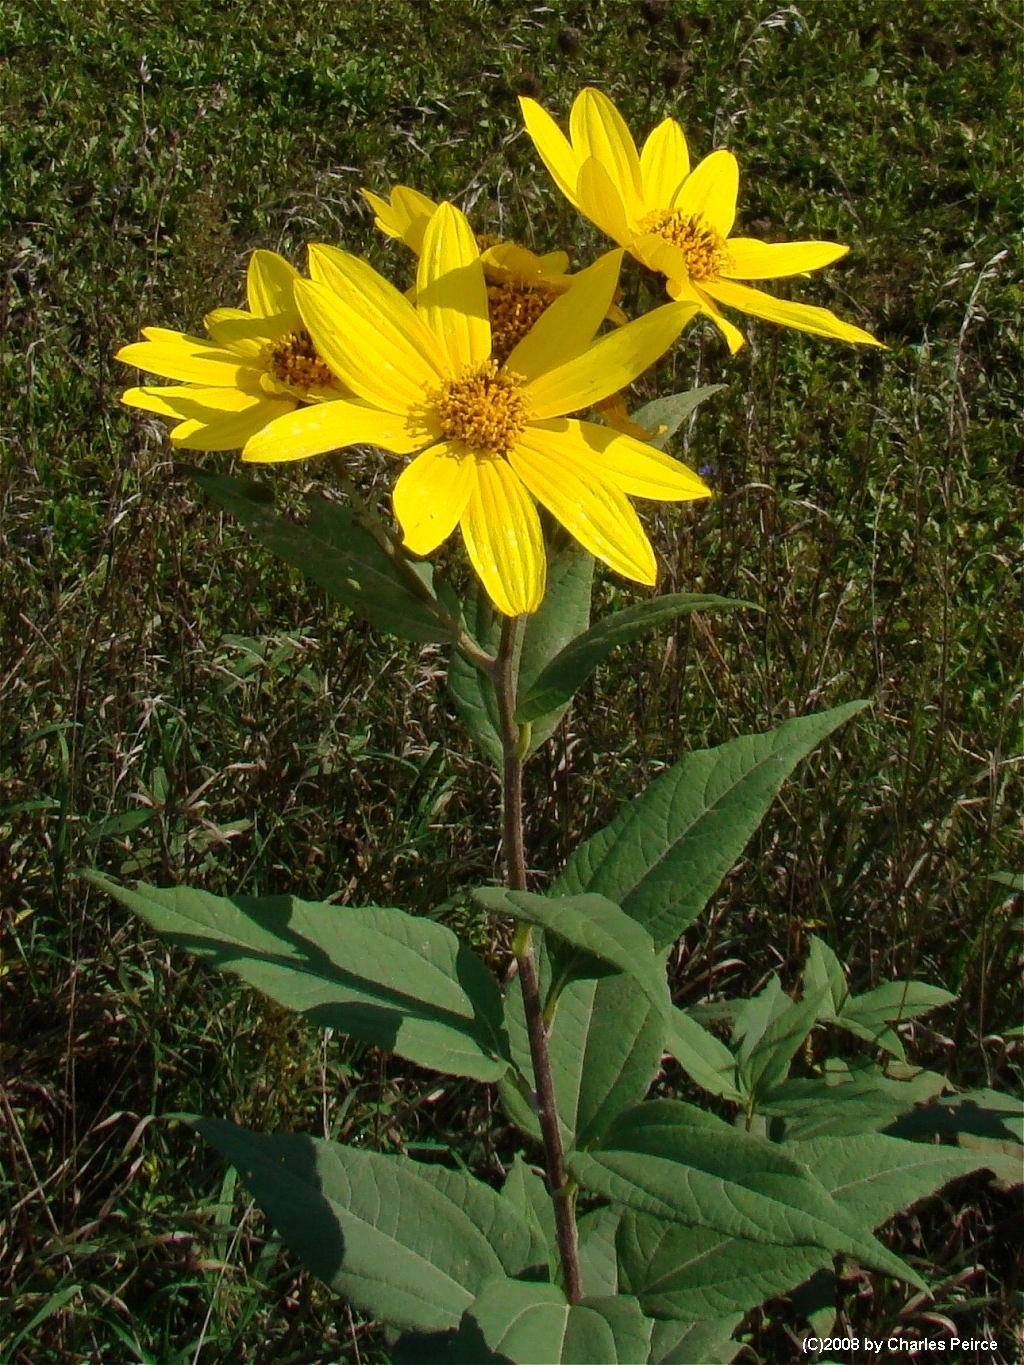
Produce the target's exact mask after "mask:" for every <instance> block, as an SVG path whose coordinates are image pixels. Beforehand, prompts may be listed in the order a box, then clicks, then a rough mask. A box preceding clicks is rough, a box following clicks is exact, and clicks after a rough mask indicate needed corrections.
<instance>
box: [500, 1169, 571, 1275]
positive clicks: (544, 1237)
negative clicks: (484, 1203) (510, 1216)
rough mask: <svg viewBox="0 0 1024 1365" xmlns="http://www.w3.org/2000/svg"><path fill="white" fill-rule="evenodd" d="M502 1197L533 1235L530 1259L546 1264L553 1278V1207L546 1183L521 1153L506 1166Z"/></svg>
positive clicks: (555, 1260)
mask: <svg viewBox="0 0 1024 1365" xmlns="http://www.w3.org/2000/svg"><path fill="white" fill-rule="evenodd" d="M501 1197H502V1198H503V1199H508V1200H510V1201H511V1204H512V1207H513V1208H514V1209H516V1211H517V1212H518V1213H519V1214H520V1216H521V1217H522V1218H523V1219H524V1221H525V1222H526V1224H527V1225H528V1226H529V1228H530V1231H531V1232H532V1234H533V1239H534V1250H533V1253H532V1256H533V1259H534V1260H535V1261H537V1262H538V1264H543V1265H546V1266H547V1268H548V1278H549V1279H550V1280H552V1281H554V1279H555V1278H556V1276H557V1274H558V1265H559V1261H558V1241H557V1236H556V1231H555V1209H554V1205H553V1204H552V1202H551V1196H550V1195H549V1194H548V1190H547V1186H546V1185H545V1184H544V1181H543V1180H542V1179H541V1177H540V1176H539V1175H538V1174H537V1172H536V1171H535V1170H533V1169H532V1167H530V1166H528V1165H527V1164H526V1162H525V1161H524V1160H523V1158H522V1157H521V1156H517V1157H516V1159H515V1160H514V1161H513V1162H512V1165H511V1167H510V1168H509V1172H508V1175H507V1176H506V1177H505V1183H504V1185H502V1187H501Z"/></svg>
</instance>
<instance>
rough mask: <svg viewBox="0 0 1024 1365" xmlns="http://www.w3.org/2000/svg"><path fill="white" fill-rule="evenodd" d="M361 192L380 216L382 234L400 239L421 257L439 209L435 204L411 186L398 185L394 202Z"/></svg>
mask: <svg viewBox="0 0 1024 1365" xmlns="http://www.w3.org/2000/svg"><path fill="white" fill-rule="evenodd" d="M360 193H361V194H362V196H363V198H364V199H365V200H366V202H367V203H368V204H369V205H370V207H371V208H372V209H373V211H374V213H375V214H376V215H377V216H376V218H375V220H374V221H375V223H376V225H377V227H379V228H380V230H381V232H385V233H387V235H388V236H389V237H397V238H399V239H400V240H401V241H403V242H404V243H405V245H406V246H407V247H411V248H412V250H413V251H415V252H416V253H417V255H418V254H419V250H420V247H421V246H422V245H423V233H424V231H425V230H426V226H427V223H428V222H429V221H430V217H431V214H432V213H433V212H434V210H435V209H436V208H437V205H436V204H435V203H434V201H433V200H432V199H428V198H427V196H426V195H425V194H420V193H419V191H418V190H413V189H410V188H409V187H408V185H396V186H395V187H394V189H393V190H392V191H391V202H390V203H388V201H387V200H386V199H381V198H380V196H379V195H376V194H371V192H370V191H369V190H361V191H360Z"/></svg>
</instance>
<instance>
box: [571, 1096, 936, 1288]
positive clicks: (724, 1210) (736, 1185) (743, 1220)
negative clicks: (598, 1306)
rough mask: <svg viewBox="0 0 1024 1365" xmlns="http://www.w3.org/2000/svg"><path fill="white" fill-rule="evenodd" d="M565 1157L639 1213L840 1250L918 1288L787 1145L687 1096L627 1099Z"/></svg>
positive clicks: (584, 1178) (587, 1182)
mask: <svg viewBox="0 0 1024 1365" xmlns="http://www.w3.org/2000/svg"><path fill="white" fill-rule="evenodd" d="M567 1160H568V1165H569V1169H570V1170H571V1171H572V1173H573V1174H574V1175H575V1176H576V1178H577V1180H579V1182H580V1184H581V1185H583V1186H584V1187H586V1188H587V1189H591V1190H594V1191H596V1192H597V1193H598V1194H603V1195H604V1196H606V1198H608V1199H611V1200H613V1201H614V1202H616V1203H620V1204H625V1205H626V1206H627V1207H629V1208H632V1209H635V1210H637V1211H638V1212H640V1213H649V1214H652V1215H654V1216H655V1217H656V1218H661V1219H665V1220H669V1221H674V1222H681V1223H688V1224H691V1225H694V1226H699V1227H710V1228H713V1229H715V1230H716V1231H718V1232H723V1233H726V1234H728V1235H729V1236H733V1237H743V1238H748V1239H750V1240H751V1241H755V1242H774V1243H777V1244H778V1245H780V1246H818V1247H821V1248H823V1249H824V1250H826V1251H833V1252H843V1253H845V1254H848V1255H851V1256H856V1257H857V1258H858V1259H859V1260H862V1261H864V1262H866V1263H867V1264H868V1265H871V1266H874V1267H875V1268H876V1269H879V1270H884V1271H886V1272H887V1273H888V1274H890V1275H895V1276H897V1277H898V1278H901V1279H904V1280H907V1281H909V1282H910V1283H912V1284H915V1285H917V1286H918V1288H923V1287H924V1282H923V1281H922V1280H920V1279H919V1277H918V1276H917V1275H916V1273H915V1272H914V1271H912V1270H911V1269H910V1268H909V1267H908V1266H906V1265H905V1264H904V1263H903V1262H902V1261H901V1260H900V1259H899V1258H898V1257H896V1256H894V1255H893V1254H892V1253H891V1252H890V1251H888V1250H887V1248H885V1247H883V1246H882V1245H881V1244H880V1243H878V1242H876V1241H875V1239H874V1238H873V1237H872V1236H871V1234H870V1231H869V1230H868V1229H867V1228H866V1227H865V1225H864V1224H863V1223H862V1222H861V1221H859V1220H857V1219H856V1218H855V1217H854V1216H853V1215H852V1214H850V1213H849V1211H848V1210H847V1209H846V1208H845V1207H843V1206H841V1205H840V1204H838V1203H837V1202H836V1201H835V1200H833V1199H832V1197H831V1196H830V1195H829V1194H828V1192H827V1191H826V1190H825V1189H824V1187H823V1186H822V1185H821V1184H820V1182H819V1181H817V1180H816V1179H815V1178H814V1177H813V1176H812V1175H811V1173H810V1172H809V1171H808V1169H807V1167H806V1166H804V1165H803V1164H802V1163H801V1162H799V1161H797V1160H795V1159H794V1158H793V1157H792V1156H791V1155H790V1154H789V1152H788V1150H784V1149H783V1148H782V1147H780V1146H779V1145H778V1144H776V1143H772V1142H766V1141H764V1140H763V1139H761V1138H757V1137H753V1136H752V1135H750V1134H748V1133H743V1132H740V1131H739V1130H737V1129H734V1128H731V1127H730V1126H729V1125H728V1124H726V1123H723V1122H722V1121H721V1120H720V1119H716V1118H714V1116H713V1115H710V1114H708V1113H706V1112H705V1111H704V1110H702V1109H695V1108H694V1107H693V1106H692V1105H688V1104H682V1103H680V1102H679V1101H676V1100H656V1101H653V1102H650V1103H647V1104H640V1105H637V1106H636V1107H635V1108H633V1109H631V1110H627V1111H626V1112H625V1113H623V1114H620V1115H619V1117H618V1118H617V1119H616V1120H615V1122H614V1123H613V1124H612V1126H611V1128H610V1129H609V1130H608V1131H607V1132H606V1133H605V1135H604V1136H603V1137H602V1139H601V1140H600V1142H599V1144H598V1145H597V1146H596V1147H594V1148H593V1149H592V1150H591V1151H590V1152H571V1153H570V1154H569V1156H568V1158H567Z"/></svg>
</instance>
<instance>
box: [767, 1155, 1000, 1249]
mask: <svg viewBox="0 0 1024 1365" xmlns="http://www.w3.org/2000/svg"><path fill="white" fill-rule="evenodd" d="M787 1150H789V1151H791V1152H792V1153H793V1155H794V1156H796V1157H799V1159H800V1160H801V1161H803V1162H806V1164H807V1165H808V1166H809V1167H810V1168H811V1170H812V1171H813V1172H814V1174H815V1175H816V1176H817V1177H818V1179H819V1180H820V1181H821V1183H822V1184H823V1185H824V1186H825V1188H826V1189H827V1190H828V1191H829V1193H830V1194H831V1195H832V1196H833V1197H834V1198H835V1199H836V1200H837V1201H838V1202H839V1203H840V1204H844V1205H845V1206H846V1207H847V1208H849V1209H850V1210H852V1211H853V1212H855V1213H856V1214H857V1216H858V1217H859V1218H861V1219H863V1220H864V1222H866V1223H869V1224H870V1226H871V1227H875V1228H876V1227H878V1226H879V1225H880V1224H882V1223H884V1222H886V1221H887V1220H888V1219H889V1218H891V1217H892V1216H893V1214H894V1213H898V1212H899V1211H900V1210H901V1209H908V1208H910V1206H911V1204H916V1203H917V1201H918V1200H919V1199H924V1198H925V1196H926V1195H929V1194H933V1193H934V1192H935V1191H936V1190H940V1189H941V1188H942V1186H943V1185H945V1184H947V1183H948V1182H949V1181H950V1180H955V1179H956V1178H957V1176H961V1175H969V1174H970V1173H971V1171H976V1170H979V1169H983V1168H984V1167H985V1166H986V1165H987V1164H988V1163H987V1162H986V1160H985V1155H984V1153H978V1152H974V1153H971V1152H965V1151H963V1150H962V1149H961V1148H959V1147H937V1146H935V1145H934V1144H933V1143H924V1142H902V1141H901V1140H900V1139H899V1138H894V1137H885V1136H884V1135H883V1134H882V1133H860V1134H857V1135H856V1136H848V1137H817V1138H810V1139H808V1140H806V1141H803V1142H794V1143H792V1144H791V1145H788V1147H787Z"/></svg>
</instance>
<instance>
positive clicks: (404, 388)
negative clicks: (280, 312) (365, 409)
mask: <svg viewBox="0 0 1024 1365" xmlns="http://www.w3.org/2000/svg"><path fill="white" fill-rule="evenodd" d="M296 293H297V295H298V299H299V307H300V309H301V310H302V318H303V321H304V322H305V324H306V326H307V328H308V329H309V334H310V336H311V337H312V338H313V341H314V343H315V345H316V348H317V350H318V351H319V352H320V354H321V355H322V356H323V358H324V360H325V361H326V362H327V364H328V365H329V366H330V367H331V369H332V370H333V372H334V373H335V374H336V375H337V376H338V378H339V379H341V381H342V383H343V384H344V385H345V387H346V388H348V389H349V390H350V391H351V392H352V393H354V394H356V395H357V397H359V398H363V399H365V400H366V402H368V403H370V404H371V405H372V406H373V407H376V408H381V409H383V411H384V412H395V413H408V412H409V410H410V409H411V408H413V407H416V406H417V405H418V404H420V403H422V401H423V395H424V392H425V390H426V389H428V388H430V387H432V386H434V385H436V384H437V383H438V377H437V373H436V371H434V370H432V369H431V367H430V366H429V365H428V364H427V363H426V361H425V360H424V359H423V356H422V354H421V352H420V351H418V350H417V349H416V347H415V346H413V345H411V344H410V342H409V341H408V340H407V339H406V337H405V336H403V335H402V334H401V332H399V331H398V330H397V329H396V328H394V327H388V326H387V325H386V322H385V319H384V318H383V317H381V316H380V315H379V314H374V313H373V311H372V310H371V309H369V308H367V307H366V306H365V300H364V299H362V298H361V297H360V296H359V295H357V294H356V293H355V292H354V291H353V293H352V294H351V301H350V299H349V298H341V297H340V296H339V295H337V294H334V293H332V292H331V291H330V290H328V289H324V288H323V286H322V285H318V284H309V283H302V284H300V285H299V286H298V287H297V289H296ZM399 297H401V296H400V295H399ZM402 302H403V303H405V300H404V299H403V300H402ZM360 305H362V306H360ZM408 306H409V305H408V304H407V303H406V307H408Z"/></svg>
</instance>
